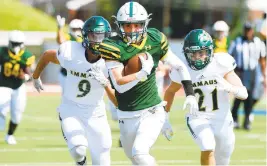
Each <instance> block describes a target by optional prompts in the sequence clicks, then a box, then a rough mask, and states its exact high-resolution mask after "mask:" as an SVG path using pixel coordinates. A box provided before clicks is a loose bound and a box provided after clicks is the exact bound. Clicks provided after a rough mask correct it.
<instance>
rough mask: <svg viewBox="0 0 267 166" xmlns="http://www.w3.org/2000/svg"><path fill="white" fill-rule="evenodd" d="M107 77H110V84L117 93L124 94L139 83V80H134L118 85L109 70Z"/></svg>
mask: <svg viewBox="0 0 267 166" xmlns="http://www.w3.org/2000/svg"><path fill="white" fill-rule="evenodd" d="M109 76H110V80H111V82H112V85H113V86H114V88H115V89H116V90H117V91H118V92H119V93H124V92H126V91H128V90H130V89H131V88H132V87H134V86H135V85H136V84H137V83H138V82H139V80H134V81H131V82H129V83H127V84H124V85H118V84H117V82H116V80H115V78H114V76H113V75H112V72H111V71H110V70H109Z"/></svg>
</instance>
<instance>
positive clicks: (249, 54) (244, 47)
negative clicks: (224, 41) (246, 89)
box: [228, 37, 266, 70]
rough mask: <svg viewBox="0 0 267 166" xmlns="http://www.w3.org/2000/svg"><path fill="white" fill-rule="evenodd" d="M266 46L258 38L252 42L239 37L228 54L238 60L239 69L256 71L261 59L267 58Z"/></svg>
mask: <svg viewBox="0 0 267 166" xmlns="http://www.w3.org/2000/svg"><path fill="white" fill-rule="evenodd" d="M265 49H266V48H265V44H264V42H262V41H261V40H260V38H258V37H254V38H253V40H252V41H248V40H246V39H245V38H244V37H237V38H236V39H235V40H234V41H233V42H232V43H231V45H230V47H229V49H228V53H229V54H230V55H232V56H233V57H234V59H235V60H236V64H237V68H239V69H243V70H254V69H255V68H256V66H257V65H258V63H259V59H260V57H265V56H266V50H265Z"/></svg>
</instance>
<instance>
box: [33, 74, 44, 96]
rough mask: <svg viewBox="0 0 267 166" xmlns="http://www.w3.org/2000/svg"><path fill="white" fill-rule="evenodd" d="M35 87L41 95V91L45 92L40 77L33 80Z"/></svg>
mask: <svg viewBox="0 0 267 166" xmlns="http://www.w3.org/2000/svg"><path fill="white" fill-rule="evenodd" d="M33 85H34V87H35V89H36V90H37V91H38V92H39V93H40V92H41V90H44V88H43V84H42V81H41V79H40V77H39V78H37V79H33Z"/></svg>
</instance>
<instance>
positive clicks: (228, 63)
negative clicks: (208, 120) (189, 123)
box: [170, 53, 236, 119]
mask: <svg viewBox="0 0 267 166" xmlns="http://www.w3.org/2000/svg"><path fill="white" fill-rule="evenodd" d="M179 58H180V59H181V60H182V61H183V62H184V63H185V65H186V66H187V69H188V71H189V73H190V76H191V79H192V83H193V89H194V92H195V96H196V97H197V99H198V105H199V114H200V115H203V116H207V117H213V118H216V119H225V118H227V119H228V118H232V116H231V112H230V98H229V93H227V92H225V91H223V90H222V89H220V84H219V83H218V81H217V80H216V77H217V79H218V77H224V75H225V74H227V73H228V72H230V71H232V70H234V68H235V67H236V63H235V60H234V59H233V57H232V56H231V55H229V54H228V53H214V57H213V59H212V61H211V62H210V63H209V64H208V65H207V66H206V67H205V68H204V69H202V70H199V71H197V70H193V69H191V68H190V67H189V65H188V63H187V61H186V59H185V57H184V56H181V57H179ZM170 78H171V80H172V81H173V82H176V83H179V84H181V79H180V76H179V73H178V71H177V70H175V69H172V70H171V72H170Z"/></svg>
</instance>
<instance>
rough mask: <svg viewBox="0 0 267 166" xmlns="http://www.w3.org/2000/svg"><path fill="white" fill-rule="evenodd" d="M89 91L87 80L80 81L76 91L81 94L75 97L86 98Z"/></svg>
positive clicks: (89, 85)
mask: <svg viewBox="0 0 267 166" xmlns="http://www.w3.org/2000/svg"><path fill="white" fill-rule="evenodd" d="M90 89H91V84H90V82H89V81H88V80H81V81H80V82H79V84H78V90H79V91H80V92H82V93H81V94H78V95H77V97H84V96H86V95H87V94H88V93H89V92H90Z"/></svg>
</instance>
